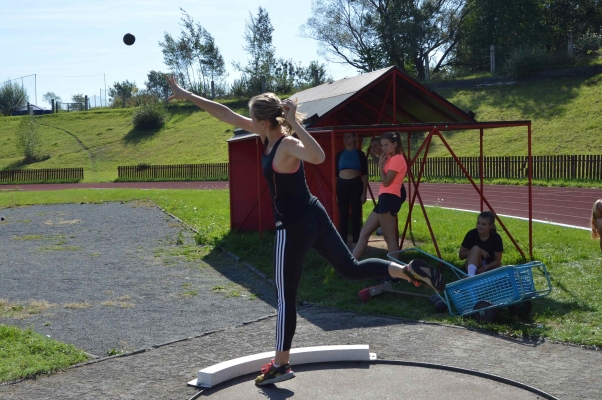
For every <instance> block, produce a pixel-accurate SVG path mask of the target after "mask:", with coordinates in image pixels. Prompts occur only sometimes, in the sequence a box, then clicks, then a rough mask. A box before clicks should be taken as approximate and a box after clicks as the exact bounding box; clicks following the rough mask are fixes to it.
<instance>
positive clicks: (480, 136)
mask: <svg viewBox="0 0 602 400" xmlns="http://www.w3.org/2000/svg"><path fill="white" fill-rule="evenodd" d="M479 142H480V148H481V149H480V151H481V155H480V157H479V176H480V177H481V193H483V128H481V134H480V135H479ZM481 212H483V197H482V196H481Z"/></svg>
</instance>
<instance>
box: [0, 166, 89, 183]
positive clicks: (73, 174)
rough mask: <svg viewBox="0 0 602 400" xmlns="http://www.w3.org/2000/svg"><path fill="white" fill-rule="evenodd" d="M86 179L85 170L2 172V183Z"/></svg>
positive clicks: (0, 173)
mask: <svg viewBox="0 0 602 400" xmlns="http://www.w3.org/2000/svg"><path fill="white" fill-rule="evenodd" d="M82 179H84V169H83V168H46V169H7V170H4V171H0V182H5V183H9V182H10V183H25V182H27V183H33V182H57V181H60V182H64V181H70V182H72V181H80V180H82Z"/></svg>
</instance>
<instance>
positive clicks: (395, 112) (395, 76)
mask: <svg viewBox="0 0 602 400" xmlns="http://www.w3.org/2000/svg"><path fill="white" fill-rule="evenodd" d="M393 123H394V124H396V123H397V71H395V73H394V74H393Z"/></svg>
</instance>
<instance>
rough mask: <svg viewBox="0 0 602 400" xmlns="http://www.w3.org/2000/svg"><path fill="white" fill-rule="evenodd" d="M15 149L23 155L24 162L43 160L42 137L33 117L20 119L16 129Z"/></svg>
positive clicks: (27, 116)
mask: <svg viewBox="0 0 602 400" xmlns="http://www.w3.org/2000/svg"><path fill="white" fill-rule="evenodd" d="M17 149H18V150H19V151H20V152H22V153H23V157H24V158H25V162H28V163H30V162H35V161H38V160H41V159H43V158H44V156H43V155H42V135H40V130H39V126H38V123H37V122H36V119H35V117H34V116H33V115H26V116H24V117H22V118H21V122H20V123H19V127H18V128H17Z"/></svg>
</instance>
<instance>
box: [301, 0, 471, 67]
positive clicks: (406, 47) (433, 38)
mask: <svg viewBox="0 0 602 400" xmlns="http://www.w3.org/2000/svg"><path fill="white" fill-rule="evenodd" d="M464 3H465V0H315V1H314V2H313V3H312V11H313V14H314V16H313V17H311V18H310V19H308V21H307V23H306V24H304V25H303V26H302V27H301V31H302V34H303V35H304V36H306V37H310V38H313V39H315V40H317V41H318V42H319V44H320V46H321V51H322V52H323V53H324V54H326V55H330V56H334V60H332V59H331V61H335V60H338V62H342V63H347V64H349V65H352V66H353V67H355V68H357V69H358V70H360V71H363V72H369V71H373V70H375V69H379V68H383V67H385V66H388V65H396V66H398V67H399V68H402V69H407V68H408V67H410V68H412V69H413V70H415V71H416V73H417V75H418V77H419V78H421V79H422V78H424V64H425V60H426V59H427V57H428V56H429V54H435V53H437V54H441V57H440V58H439V60H438V63H437V64H436V67H435V69H436V70H438V69H439V68H441V67H442V66H444V65H445V60H446V58H447V57H448V56H449V55H450V54H452V50H453V48H454V47H455V46H456V45H457V43H458V42H459V26H460V24H461V22H462V19H463V17H464V15H465V12H464Z"/></svg>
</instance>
